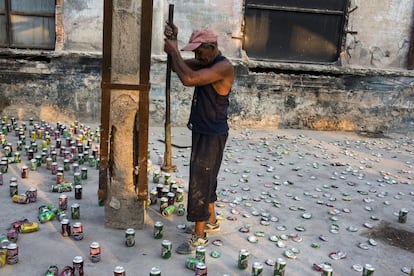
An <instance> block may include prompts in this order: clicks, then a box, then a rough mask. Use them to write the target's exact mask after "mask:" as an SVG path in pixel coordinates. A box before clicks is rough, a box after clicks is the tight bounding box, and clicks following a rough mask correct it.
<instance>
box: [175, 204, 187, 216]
mask: <svg viewBox="0 0 414 276" xmlns="http://www.w3.org/2000/svg"><path fill="white" fill-rule="evenodd" d="M176 213H177V216H184V214H185V207H184V204H180V205H178V207H177V212H176Z"/></svg>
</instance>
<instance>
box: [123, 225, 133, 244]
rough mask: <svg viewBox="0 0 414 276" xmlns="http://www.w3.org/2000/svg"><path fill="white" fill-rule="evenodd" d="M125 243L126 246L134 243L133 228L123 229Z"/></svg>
mask: <svg viewBox="0 0 414 276" xmlns="http://www.w3.org/2000/svg"><path fill="white" fill-rule="evenodd" d="M125 245H126V246H127V247H132V246H134V245H135V230H134V229H132V228H128V229H127V230H125Z"/></svg>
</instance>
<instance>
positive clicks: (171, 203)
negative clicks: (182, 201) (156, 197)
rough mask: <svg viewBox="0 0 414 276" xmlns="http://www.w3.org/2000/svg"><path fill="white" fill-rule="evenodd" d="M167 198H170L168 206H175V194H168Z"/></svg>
mask: <svg viewBox="0 0 414 276" xmlns="http://www.w3.org/2000/svg"><path fill="white" fill-rule="evenodd" d="M167 198H168V205H174V201H175V194H174V193H172V192H169V193H167Z"/></svg>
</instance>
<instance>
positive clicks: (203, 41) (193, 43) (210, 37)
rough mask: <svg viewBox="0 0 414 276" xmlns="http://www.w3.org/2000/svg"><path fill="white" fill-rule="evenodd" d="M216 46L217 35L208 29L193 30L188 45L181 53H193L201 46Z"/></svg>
mask: <svg viewBox="0 0 414 276" xmlns="http://www.w3.org/2000/svg"><path fill="white" fill-rule="evenodd" d="M209 44H212V45H217V34H216V33H215V32H214V31H213V30H210V29H206V28H202V29H198V30H195V31H194V32H193V33H192V34H191V37H190V40H189V42H188V44H187V45H186V46H185V47H184V48H183V49H182V50H183V51H194V50H195V49H197V48H198V47H200V46H201V45H203V46H206V45H209Z"/></svg>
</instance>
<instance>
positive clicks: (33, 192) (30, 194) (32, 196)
mask: <svg viewBox="0 0 414 276" xmlns="http://www.w3.org/2000/svg"><path fill="white" fill-rule="evenodd" d="M26 194H27V198H28V200H29V202H30V203H33V202H36V201H37V189H36V188H35V187H30V188H29V190H28V191H27V192H26Z"/></svg>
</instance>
